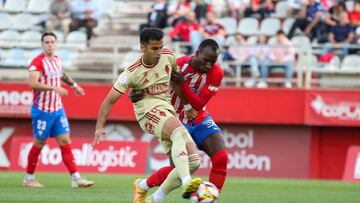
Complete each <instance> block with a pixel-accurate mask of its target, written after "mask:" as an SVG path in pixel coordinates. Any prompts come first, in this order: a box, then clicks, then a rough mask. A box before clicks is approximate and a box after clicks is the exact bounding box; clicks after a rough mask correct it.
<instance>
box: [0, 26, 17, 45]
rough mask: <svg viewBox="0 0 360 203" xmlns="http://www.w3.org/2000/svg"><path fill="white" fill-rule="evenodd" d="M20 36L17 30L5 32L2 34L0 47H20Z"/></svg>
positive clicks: (0, 35) (0, 34)
mask: <svg viewBox="0 0 360 203" xmlns="http://www.w3.org/2000/svg"><path fill="white" fill-rule="evenodd" d="M19 42H20V34H19V33H18V32H17V31H15V30H5V31H3V32H2V33H0V47H3V48H12V47H15V46H17V45H19Z"/></svg>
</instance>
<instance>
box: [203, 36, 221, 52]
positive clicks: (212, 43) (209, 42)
mask: <svg viewBox="0 0 360 203" xmlns="http://www.w3.org/2000/svg"><path fill="white" fill-rule="evenodd" d="M206 47H210V48H211V49H212V50H213V51H216V52H217V51H219V49H220V48H219V45H218V43H217V42H216V41H215V40H213V39H205V40H204V41H202V42H201V43H200V45H199V48H198V49H199V50H202V49H204V48H206Z"/></svg>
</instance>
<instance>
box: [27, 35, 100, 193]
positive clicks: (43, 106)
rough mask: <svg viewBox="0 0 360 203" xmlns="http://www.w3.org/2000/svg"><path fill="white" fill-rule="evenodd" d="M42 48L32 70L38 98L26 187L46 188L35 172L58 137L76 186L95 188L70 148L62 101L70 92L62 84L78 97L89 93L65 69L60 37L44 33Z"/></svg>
mask: <svg viewBox="0 0 360 203" xmlns="http://www.w3.org/2000/svg"><path fill="white" fill-rule="evenodd" d="M41 45H42V48H43V52H42V53H41V54H40V55H38V56H36V57H35V58H34V59H33V61H32V62H31V64H30V67H29V86H30V88H31V89H32V90H33V95H34V97H33V105H32V107H31V119H32V126H33V133H34V143H33V146H32V148H31V149H30V152H29V155H28V164H27V168H26V174H25V177H24V180H23V183H24V186H26V187H32V188H40V187H43V185H42V184H40V183H39V182H38V181H37V180H36V179H35V177H34V172H35V168H36V164H37V161H38V157H39V154H40V152H41V149H42V147H43V146H44V145H45V143H46V140H47V138H49V137H55V139H56V141H57V143H58V144H59V146H60V150H61V155H62V159H63V162H64V164H65V166H66V167H67V169H68V171H69V173H70V174H71V185H72V187H73V188H77V187H89V186H92V185H93V184H94V182H93V181H89V180H86V179H84V178H81V176H80V174H79V172H78V171H77V169H76V165H75V160H74V156H73V154H72V151H71V146H70V142H71V141H70V129H69V122H68V119H67V117H66V114H65V111H64V107H63V104H62V102H61V96H64V95H67V94H68V91H67V90H66V89H64V88H63V87H61V82H62V81H63V82H65V83H66V84H68V85H70V86H71V87H72V88H73V89H74V90H75V92H76V94H78V95H85V91H84V90H83V89H82V88H81V87H80V86H79V85H77V83H76V82H74V80H72V79H71V78H70V77H69V76H68V75H67V74H66V73H65V72H64V71H63V70H62V60H61V59H60V57H59V56H57V55H56V54H55V51H56V48H57V43H56V35H55V34H54V33H52V32H46V33H44V34H43V35H42V37H41Z"/></svg>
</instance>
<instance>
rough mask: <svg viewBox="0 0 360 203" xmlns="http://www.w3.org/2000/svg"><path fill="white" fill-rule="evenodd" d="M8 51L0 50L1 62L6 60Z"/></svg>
mask: <svg viewBox="0 0 360 203" xmlns="http://www.w3.org/2000/svg"><path fill="white" fill-rule="evenodd" d="M5 56H6V51H5V50H3V49H0V62H1V61H2V60H4V59H5Z"/></svg>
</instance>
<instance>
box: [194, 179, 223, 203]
mask: <svg viewBox="0 0 360 203" xmlns="http://www.w3.org/2000/svg"><path fill="white" fill-rule="evenodd" d="M218 198H219V190H218V189H217V187H216V186H215V185H214V184H212V183H210V182H205V181H203V182H202V183H201V184H200V186H199V189H198V190H197V191H196V192H194V193H193V194H192V195H191V197H190V200H191V202H192V203H215V202H216V201H217V199H218Z"/></svg>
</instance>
